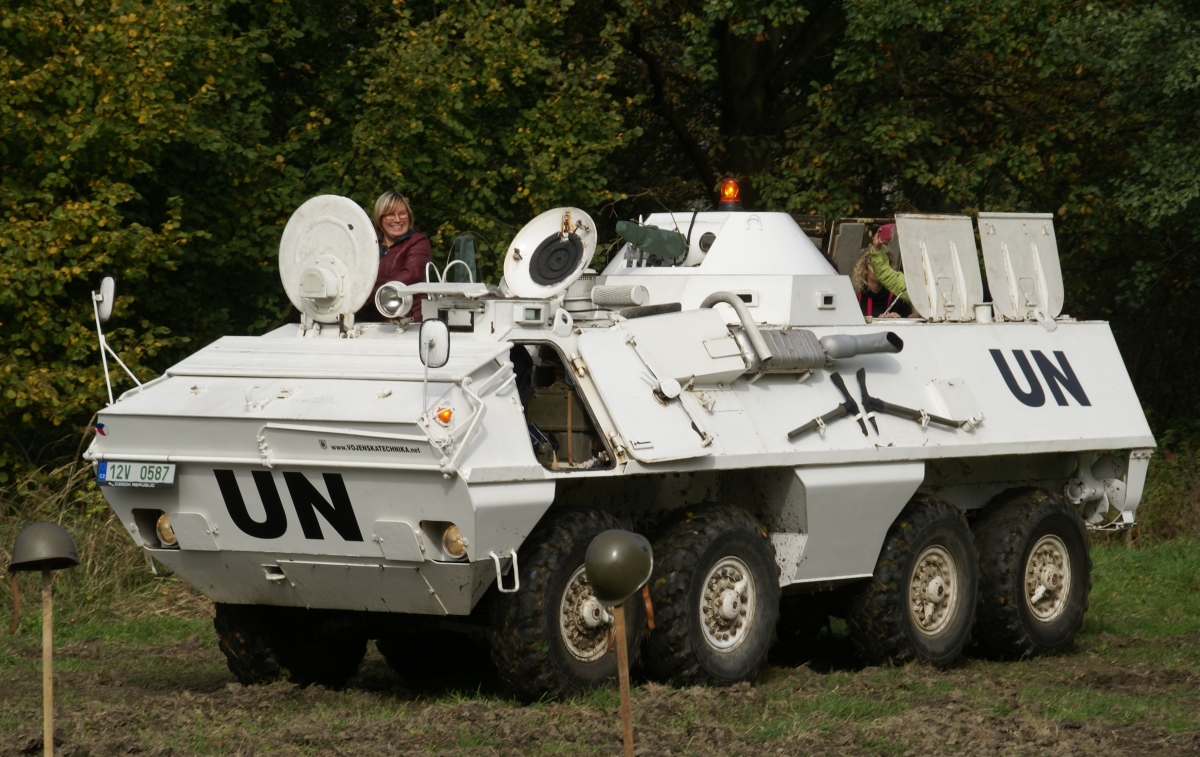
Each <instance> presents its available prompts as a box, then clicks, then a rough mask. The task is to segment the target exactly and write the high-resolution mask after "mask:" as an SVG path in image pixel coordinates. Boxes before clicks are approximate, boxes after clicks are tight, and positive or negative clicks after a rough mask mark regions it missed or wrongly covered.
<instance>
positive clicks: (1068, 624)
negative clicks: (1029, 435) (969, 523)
mask: <svg viewBox="0 0 1200 757" xmlns="http://www.w3.org/2000/svg"><path fill="white" fill-rule="evenodd" d="M974 532H975V542H976V544H977V545H978V547H979V574H980V585H981V589H982V592H981V596H980V602H979V611H978V612H979V626H978V628H977V629H976V632H975V638H976V640H977V641H978V643H979V647H980V650H981V651H982V652H983V653H984V654H985V655H988V656H991V657H999V658H1008V659H1011V658H1018V657H1027V656H1032V655H1039V654H1052V653H1055V652H1061V651H1063V650H1065V649H1068V648H1069V647H1070V646H1071V644H1072V643H1073V642H1074V640H1075V634H1076V633H1077V632H1078V631H1079V628H1080V626H1081V625H1083V616H1084V613H1085V612H1087V607H1088V593H1089V591H1090V589H1091V567H1092V566H1091V558H1090V557H1089V555H1088V536H1087V529H1086V527H1085V526H1084V523H1083V519H1082V518H1080V516H1079V513H1077V512H1076V511H1075V510H1074V509H1073V508H1072V507H1071V506H1070V505H1068V504H1067V502H1066V501H1065V500H1064V499H1063V498H1062V497H1060V496H1058V495H1056V494H1053V493H1051V492H1048V491H1046V490H1044V489H1014V490H1012V491H1009V492H1005V493H1004V494H1002V495H1000V496H999V497H998V498H997V499H996V500H995V501H993V502H992V503H991V504H989V505H988V506H987V507H986V508H985V509H984V511H983V513H982V514H981V515H980V517H979V519H978V520H977V521H976V522H975V526H974Z"/></svg>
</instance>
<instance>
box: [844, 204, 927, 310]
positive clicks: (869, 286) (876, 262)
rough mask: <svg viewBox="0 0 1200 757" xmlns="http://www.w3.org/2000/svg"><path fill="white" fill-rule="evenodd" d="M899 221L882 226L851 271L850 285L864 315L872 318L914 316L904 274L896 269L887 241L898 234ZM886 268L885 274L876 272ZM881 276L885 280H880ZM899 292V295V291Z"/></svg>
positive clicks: (883, 270)
mask: <svg viewBox="0 0 1200 757" xmlns="http://www.w3.org/2000/svg"><path fill="white" fill-rule="evenodd" d="M894 229H895V224H888V225H887V226H882V227H880V229H879V231H877V232H876V233H875V237H874V239H872V240H871V246H870V247H868V248H867V249H866V250H863V254H862V255H860V256H859V258H858V260H857V261H856V262H855V263H854V268H853V270H851V271H850V284H851V285H852V286H853V287H854V292H855V294H857V295H858V306H859V307H860V308H862V313H863V315H867V316H871V317H872V318H906V317H908V316H910V315H912V306H911V305H909V304H908V293H907V292H906V291H905V284H904V274H902V273H900V272H899V271H896V270H893V269H892V267H891V261H890V259H889V257H888V252H887V243H888V240H889V239H891V235H892V233H894ZM880 271H882V274H881V275H878V276H877V275H876V274H877V273H878V272H880ZM880 279H885V280H886V283H885V282H884V281H880ZM897 289H898V290H899V294H898V295H897V294H895V293H894V291H895V290H897Z"/></svg>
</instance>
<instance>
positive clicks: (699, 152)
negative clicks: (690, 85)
mask: <svg viewBox="0 0 1200 757" xmlns="http://www.w3.org/2000/svg"><path fill="white" fill-rule="evenodd" d="M627 48H628V50H629V51H630V52H631V53H633V54H634V55H635V56H636V57H637V58H638V60H640V61H642V63H643V65H645V66H646V73H647V75H648V76H649V77H650V83H651V85H652V86H653V87H654V95H653V98H652V100H651V107H652V108H653V110H654V111H655V112H656V113H658V115H659V116H661V117H662V118H663V119H664V120H665V121H666V122H667V123H668V124H669V125H670V127H671V130H672V131H673V132H675V136H676V137H677V138H678V139H679V141H680V143H681V144H682V145H683V149H684V151H685V152H687V155H688V158H690V159H691V161H692V165H693V167H695V169H696V172H697V173H698V174H699V175H700V178H701V180H702V181H703V182H704V183H705V185H708V184H711V183H712V182H713V181H714V180H715V179H716V178H717V173H716V171H714V170H713V169H712V164H711V163H710V161H709V159H708V153H707V152H705V151H704V148H702V147H701V146H700V143H699V142H698V141H697V140H696V138H695V136H694V135H693V134H692V132H691V130H689V129H688V126H687V123H686V122H685V121H684V120H683V118H682V117H681V116H680V115H679V113H678V112H677V111H676V110H675V108H673V107H672V106H671V103H670V102H669V101H668V100H667V81H666V75H665V74H664V73H663V70H662V66H661V65H660V64H659V62H658V59H657V58H655V57H654V56H653V55H651V54H650V53H649V52H648V51H647V50H646V49H645V48H644V47H642V40H641V30H640V29H637V28H634V29H632V30H631V32H630V39H629V43H628V45H627Z"/></svg>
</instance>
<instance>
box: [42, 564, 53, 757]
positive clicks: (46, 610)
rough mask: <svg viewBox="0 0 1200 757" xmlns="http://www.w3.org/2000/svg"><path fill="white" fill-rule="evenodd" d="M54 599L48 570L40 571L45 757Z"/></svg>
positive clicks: (49, 754)
mask: <svg viewBox="0 0 1200 757" xmlns="http://www.w3.org/2000/svg"><path fill="white" fill-rule="evenodd" d="M53 614H54V599H53V598H52V597H51V595H50V571H48V570H43V571H42V739H43V741H44V742H45V747H46V757H54V673H53V670H54V630H53V627H52V625H51V623H52V620H51V618H52V616H53Z"/></svg>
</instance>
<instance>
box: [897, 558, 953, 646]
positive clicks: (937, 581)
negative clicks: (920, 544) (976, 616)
mask: <svg viewBox="0 0 1200 757" xmlns="http://www.w3.org/2000/svg"><path fill="white" fill-rule="evenodd" d="M957 609H958V566H957V565H956V564H955V562H954V558H953V557H951V556H950V552H949V551H947V550H946V548H945V547H943V546H941V545H939V544H935V545H932V546H930V547H927V548H926V549H925V550H924V551H922V552H921V554H920V555H918V556H917V560H916V564H915V566H914V567H913V573H912V580H911V581H910V582H909V590H908V612H909V616H910V617H911V618H912V620H913V622H914V623H915V624H916V626H917V629H918V630H919V631H921V633H923V634H926V635H928V636H933V635H935V634H937V633H940V632H941V631H942V630H943V629H944V628H945V627H946V625H947V624H948V623H949V622H950V619H951V618H953V617H954V613H955V612H956V611H957Z"/></svg>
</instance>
